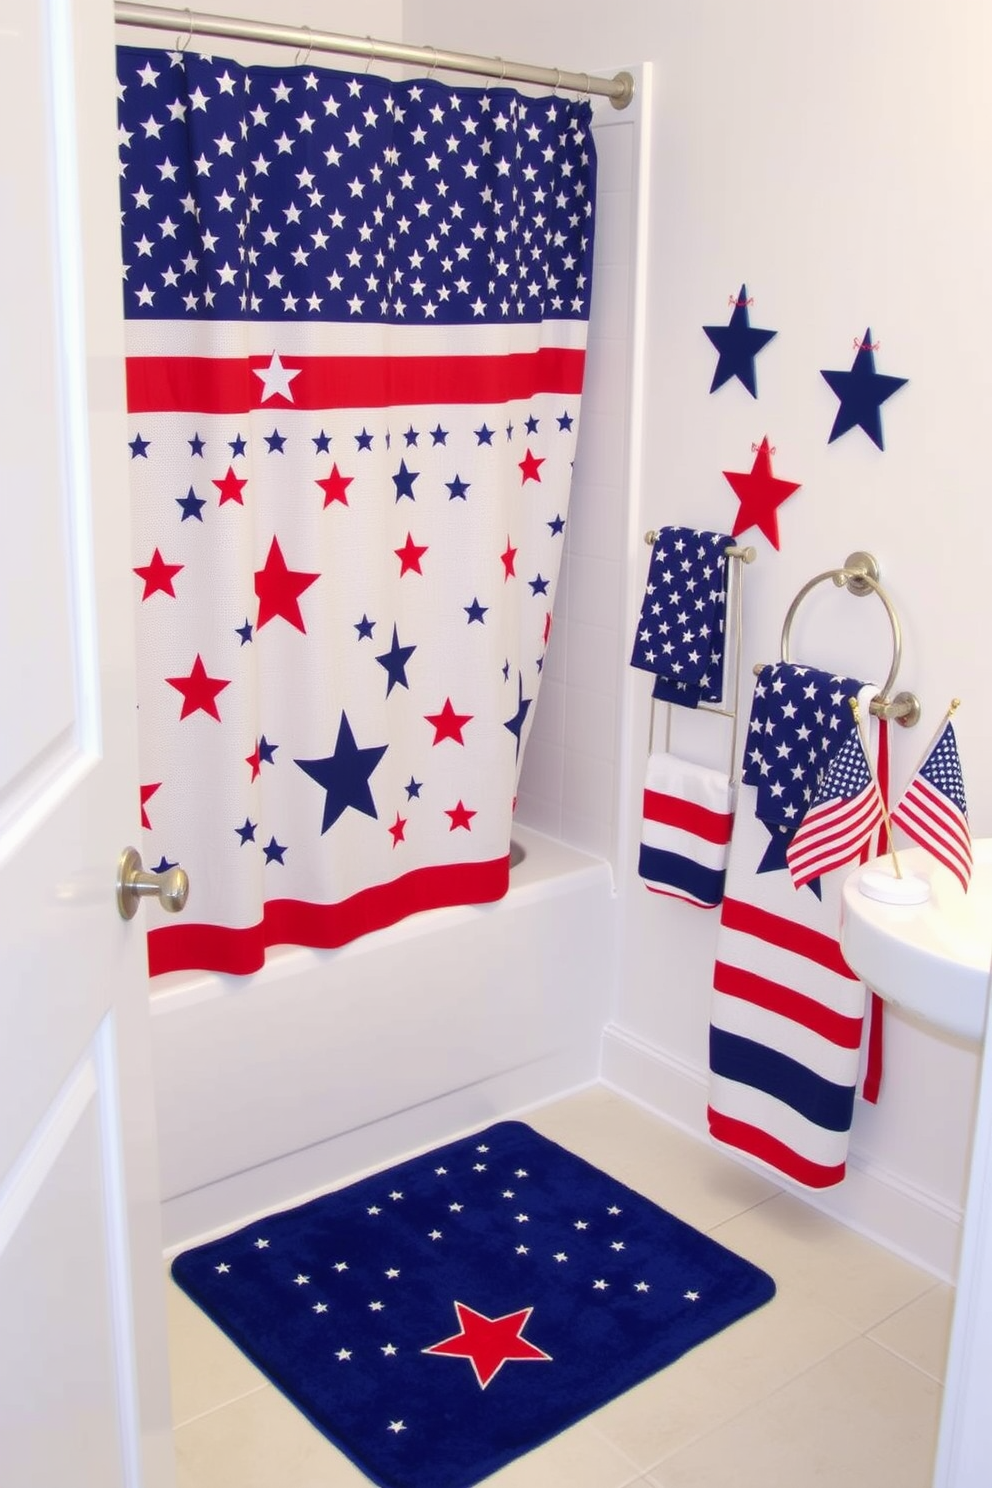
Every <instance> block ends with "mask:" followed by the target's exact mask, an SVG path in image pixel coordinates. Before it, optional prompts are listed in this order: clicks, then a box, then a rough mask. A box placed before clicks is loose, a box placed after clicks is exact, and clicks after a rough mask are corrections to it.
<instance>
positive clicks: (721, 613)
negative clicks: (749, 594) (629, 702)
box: [630, 527, 733, 708]
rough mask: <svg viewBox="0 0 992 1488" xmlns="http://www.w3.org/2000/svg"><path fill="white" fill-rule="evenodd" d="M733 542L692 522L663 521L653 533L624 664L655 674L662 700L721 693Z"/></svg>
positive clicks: (688, 702) (691, 702) (687, 700)
mask: <svg viewBox="0 0 992 1488" xmlns="http://www.w3.org/2000/svg"><path fill="white" fill-rule="evenodd" d="M732 542H733V538H730V537H728V536H727V535H726V533H723V532H701V531H699V530H697V529H696V528H695V527H663V528H662V529H661V531H660V532H659V533H658V536H657V538H656V539H655V544H654V548H653V550H652V553H651V562H650V564H649V566H648V580H647V586H646V588H645V591H644V600H643V603H642V605H641V614H640V619H639V620H638V623H637V634H636V636H635V638H634V648H633V652H632V654H631V658H630V664H631V666H635V667H640V668H641V670H642V671H645V672H653V673H654V674H655V683H654V689H653V691H652V694H651V695H652V697H654V698H656V699H658V700H659V701H661V702H669V703H680V704H681V705H682V706H683V707H685V708H695V707H698V705H699V704H700V703H718V702H719V701H720V699H721V697H722V696H723V660H724V631H725V625H724V620H725V614H726V608H727V561H728V560H727V554H726V549H727V548H728V547H729V546H730V545H731V544H732Z"/></svg>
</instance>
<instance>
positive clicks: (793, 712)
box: [741, 661, 876, 833]
mask: <svg viewBox="0 0 992 1488" xmlns="http://www.w3.org/2000/svg"><path fill="white" fill-rule="evenodd" d="M866 686H868V684H866V683H864V682H858V681H856V680H855V679H854V678H853V677H838V676H835V675H834V674H833V673H832V672H822V671H818V670H817V669H816V668H815V667H804V666H794V665H792V664H791V663H789V662H785V661H777V662H775V663H773V664H772V665H770V666H766V667H762V669H761V672H760V673H759V675H758V679H757V681H756V683H755V687H754V698H753V700H752V703H751V718H750V722H749V724H748V734H747V742H746V743H745V745H744V762H743V769H742V772H741V779H742V781H743V782H744V784H745V785H753V786H754V787H755V788H756V792H757V799H756V805H755V813H754V814H755V816H756V817H757V818H758V820H759V821H763V822H766V823H767V824H768V825H775V826H779V827H782V828H785V829H787V830H789V831H790V833H791V831H794V830H795V828H796V827H798V826H799V823H800V822H801V821H802V819H803V817H804V815H805V814H806V810H807V808H808V807H809V805H810V803H811V802H812V800H813V797H814V796H815V795H816V791H817V787H818V786H819V784H820V782H821V780H822V779H823V775H824V772H825V770H826V767H827V765H828V764H829V763H830V760H831V758H832V756H833V754H834V752H835V750H836V749H837V748H838V747H839V746H840V745H841V744H842V743H843V741H844V739H846V738H847V737H848V736H849V735H850V733H851V731H852V729H853V728H854V714H853V711H852V709H851V702H852V701H855V702H856V701H857V700H858V694H859V693H861V692H862V689H864V688H865V687H866ZM871 691H872V692H874V691H876V689H874V688H871ZM862 708H864V699H863V698H862Z"/></svg>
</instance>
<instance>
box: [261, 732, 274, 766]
mask: <svg viewBox="0 0 992 1488" xmlns="http://www.w3.org/2000/svg"><path fill="white" fill-rule="evenodd" d="M278 748H279V745H278V744H270V743H269V741H268V739H267V738H266V737H265V735H264V734H263V735H262V737H261V738H260V739H259V741H258V758H259V762H260V763H263V764H266V765H274V764H275V752H276V750H277V749H278Z"/></svg>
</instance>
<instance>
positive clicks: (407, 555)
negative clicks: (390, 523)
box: [393, 532, 427, 578]
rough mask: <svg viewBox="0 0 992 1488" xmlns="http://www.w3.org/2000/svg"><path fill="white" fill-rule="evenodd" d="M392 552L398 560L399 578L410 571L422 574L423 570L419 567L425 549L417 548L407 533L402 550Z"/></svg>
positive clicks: (397, 549) (396, 549) (395, 549)
mask: <svg viewBox="0 0 992 1488" xmlns="http://www.w3.org/2000/svg"><path fill="white" fill-rule="evenodd" d="M393 552H394V553H395V554H396V556H397V558H398V559H399V560H400V578H402V577H403V575H404V574H405V573H407V572H408V571H409V570H410V569H412V570H413V572H414V573H423V569H422V568H421V567H420V560H421V558H423V556H424V554H425V553H426V552H427V549H426V548H418V547H417V544H416V543H415V542H414V540H413V538H412V537H411V535H410V533H409V532H408V533H407V535H406V542H405V543H404V544H403V546H402V548H394V549H393Z"/></svg>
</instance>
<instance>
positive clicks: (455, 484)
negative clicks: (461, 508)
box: [445, 475, 471, 501]
mask: <svg viewBox="0 0 992 1488" xmlns="http://www.w3.org/2000/svg"><path fill="white" fill-rule="evenodd" d="M445 485H446V486H447V487H448V490H449V491H450V492H451V494H450V496H449V497H448V500H449V501H454V499H455V497H456V496H460V497H461V499H462V501H464V500H465V492H466V491H467V490H468V489H469V486H470V485H471V481H463V480H462V478H461V476H460V475H456V476H455V478H454V480H453V481H445Z"/></svg>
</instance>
